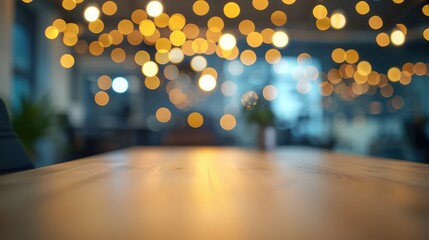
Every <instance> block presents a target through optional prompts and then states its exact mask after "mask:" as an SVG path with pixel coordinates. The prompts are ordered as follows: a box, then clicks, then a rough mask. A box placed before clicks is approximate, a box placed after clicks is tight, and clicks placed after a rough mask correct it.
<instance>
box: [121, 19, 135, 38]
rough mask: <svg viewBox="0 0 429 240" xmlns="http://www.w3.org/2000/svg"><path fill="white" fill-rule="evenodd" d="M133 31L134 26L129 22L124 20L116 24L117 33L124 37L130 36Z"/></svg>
mask: <svg viewBox="0 0 429 240" xmlns="http://www.w3.org/2000/svg"><path fill="white" fill-rule="evenodd" d="M133 30H134V24H133V22H131V20H128V19H124V20H121V21H120V22H119V23H118V31H119V32H120V33H122V34H124V35H128V34H130V33H131V32H132V31H133Z"/></svg>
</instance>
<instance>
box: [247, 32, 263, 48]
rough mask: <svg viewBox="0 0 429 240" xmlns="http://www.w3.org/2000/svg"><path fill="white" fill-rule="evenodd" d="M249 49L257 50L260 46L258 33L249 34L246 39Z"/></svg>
mask: <svg viewBox="0 0 429 240" xmlns="http://www.w3.org/2000/svg"><path fill="white" fill-rule="evenodd" d="M246 41H247V44H248V45H249V46H250V47H253V48H257V47H259V46H261V45H262V35H261V34H260V33H258V32H251V33H250V34H249V35H247V38H246Z"/></svg>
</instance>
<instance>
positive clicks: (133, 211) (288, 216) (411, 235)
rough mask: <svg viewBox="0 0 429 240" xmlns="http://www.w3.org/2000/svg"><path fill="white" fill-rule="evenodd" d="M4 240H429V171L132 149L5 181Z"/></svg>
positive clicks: (295, 154) (374, 163) (315, 157)
mask: <svg viewBox="0 0 429 240" xmlns="http://www.w3.org/2000/svg"><path fill="white" fill-rule="evenodd" d="M0 239H2V240H6V239H13V240H16V239H18V240H19V239H43V240H51V239H52V240H57V239H60V240H69V239H70V240H75V239H76V240H86V239H88V240H94V239H95V240H97V239H103V240H106V239H107V240H109V239H131V240H133V239H246V240H247V239H429V167H428V166H426V165H422V164H415V163H409V162H401V161H393V160H385V159H374V158H367V157H355V156H347V155H340V154H333V153H329V152H323V151H319V150H314V149H309V148H281V149H278V150H276V151H274V152H258V151H255V150H249V149H239V148H216V147H195V148H132V149H128V150H124V151H117V152H112V153H108V154H104V155H99V156H95V157H91V158H86V159H82V160H78V161H72V162H67V163H63V164H58V165H53V166H50V167H46V168H41V169H36V170H30V171H26V172H21V173H15V174H10V175H4V176H1V177H0Z"/></svg>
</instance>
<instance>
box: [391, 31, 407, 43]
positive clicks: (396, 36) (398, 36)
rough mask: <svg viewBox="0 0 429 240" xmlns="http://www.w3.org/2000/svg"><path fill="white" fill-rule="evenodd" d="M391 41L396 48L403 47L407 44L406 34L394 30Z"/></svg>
mask: <svg viewBox="0 0 429 240" xmlns="http://www.w3.org/2000/svg"><path fill="white" fill-rule="evenodd" d="M390 41H392V43H393V44H394V45H396V46H401V45H402V44H404V42H405V34H404V33H403V32H402V31H401V30H399V29H396V30H393V31H392V33H391V34H390Z"/></svg>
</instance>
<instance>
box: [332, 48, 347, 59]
mask: <svg viewBox="0 0 429 240" xmlns="http://www.w3.org/2000/svg"><path fill="white" fill-rule="evenodd" d="M331 57H332V60H333V61H334V62H336V63H342V62H344V61H346V51H345V50H344V49H342V48H336V49H335V50H334V51H332V54H331Z"/></svg>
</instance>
